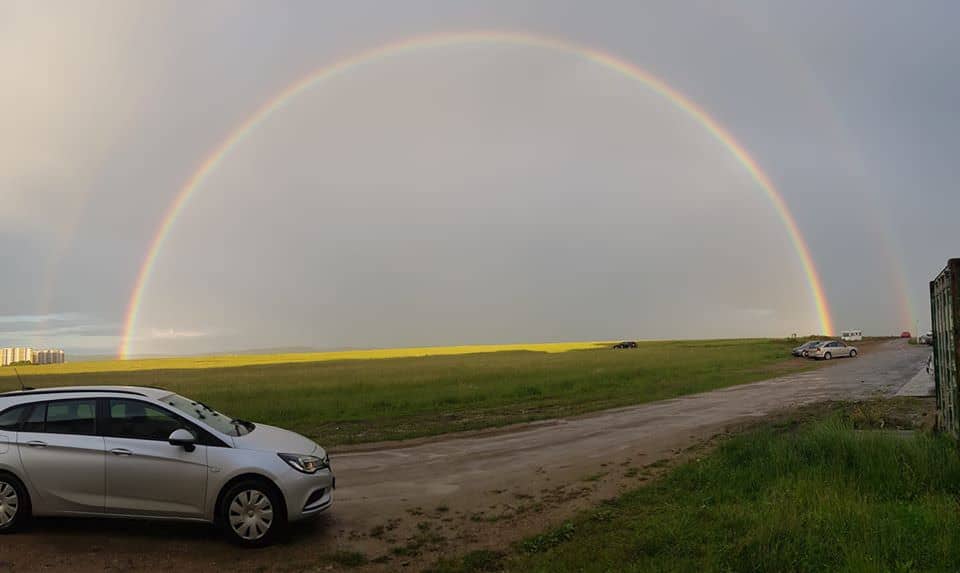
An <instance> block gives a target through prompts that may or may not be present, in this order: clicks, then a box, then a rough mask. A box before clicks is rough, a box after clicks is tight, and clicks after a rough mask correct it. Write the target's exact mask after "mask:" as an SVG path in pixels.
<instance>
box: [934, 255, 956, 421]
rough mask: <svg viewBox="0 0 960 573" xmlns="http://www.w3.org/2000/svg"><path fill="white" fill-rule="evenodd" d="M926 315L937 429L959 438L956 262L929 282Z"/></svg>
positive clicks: (954, 260)
mask: <svg viewBox="0 0 960 573" xmlns="http://www.w3.org/2000/svg"><path fill="white" fill-rule="evenodd" d="M930 314H931V317H932V324H933V369H934V378H935V380H936V387H937V427H938V429H940V431H942V432H944V433H947V434H949V435H951V436H953V437H954V438H957V437H960V417H958V416H960V395H958V385H957V383H958V381H957V354H958V352H957V351H958V346H957V345H958V344H960V332H958V328H960V259H951V260H950V261H949V262H948V263H947V268H945V269H943V271H942V272H941V273H940V275H939V276H937V278H935V279H934V280H933V281H932V282H931V283H930Z"/></svg>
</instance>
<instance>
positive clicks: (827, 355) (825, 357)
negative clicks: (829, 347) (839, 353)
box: [823, 352, 833, 360]
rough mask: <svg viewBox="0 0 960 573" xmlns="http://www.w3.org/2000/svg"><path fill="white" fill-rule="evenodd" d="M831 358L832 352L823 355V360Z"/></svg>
mask: <svg viewBox="0 0 960 573" xmlns="http://www.w3.org/2000/svg"><path fill="white" fill-rule="evenodd" d="M831 358H833V354H830V353H829V352H827V353H826V354H824V355H823V359H824V360H830V359H831Z"/></svg>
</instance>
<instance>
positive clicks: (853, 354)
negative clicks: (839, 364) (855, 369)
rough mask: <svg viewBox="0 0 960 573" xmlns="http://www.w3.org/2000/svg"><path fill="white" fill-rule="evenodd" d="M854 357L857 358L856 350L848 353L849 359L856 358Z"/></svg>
mask: <svg viewBox="0 0 960 573" xmlns="http://www.w3.org/2000/svg"><path fill="white" fill-rule="evenodd" d="M856 357H857V351H856V350H851V351H850V358H856Z"/></svg>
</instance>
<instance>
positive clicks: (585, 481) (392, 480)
mask: <svg viewBox="0 0 960 573" xmlns="http://www.w3.org/2000/svg"><path fill="white" fill-rule="evenodd" d="M928 354H929V349H927V348H924V347H915V346H909V345H907V344H906V343H905V342H902V341H892V342H889V343H884V344H881V345H878V346H876V347H874V348H873V349H872V350H870V351H867V352H865V353H864V354H862V355H861V356H860V357H859V358H856V359H846V360H837V361H836V364H835V365H831V366H830V367H828V368H823V369H819V370H815V371H812V372H806V373H800V374H793V375H788V376H784V377H781V378H776V379H773V380H768V381H764V382H758V383H754V384H748V385H743V386H736V387H732V388H727V389H724V390H717V391H714V392H709V393H704V394H698V395H692V396H686V397H683V398H678V399H674V400H667V401H663V402H656V403H651V404H646V405H642V406H635V407H629V408H620V409H616V410H610V411H606V412H602V413H598V414H595V415H590V416H585V417H580V418H576V419H569V420H557V421H550V422H542V423H536V424H528V425H524V426H519V427H515V428H509V429H507V430H501V431H497V432H490V433H486V434H480V435H474V436H471V437H461V438H443V439H436V440H429V441H424V442H420V443H417V444H412V445H411V444H405V445H404V446H403V447H393V448H390V449H377V450H372V451H353V452H349V453H341V454H339V455H334V457H333V462H334V468H335V470H336V472H337V482H338V485H340V486H341V487H340V489H338V490H337V495H336V502H335V505H334V508H333V510H332V512H331V513H329V514H328V515H325V516H323V517H322V518H321V519H319V520H317V521H316V522H313V523H310V524H306V525H303V526H297V527H295V528H294V529H293V531H292V533H291V534H290V538H289V539H288V540H286V541H285V542H284V543H282V544H280V545H277V546H275V547H271V548H267V549H264V550H258V551H238V550H236V549H234V548H233V547H231V546H229V545H227V544H225V543H224V542H222V541H221V540H220V539H219V538H218V536H217V534H216V533H215V532H213V531H212V530H211V529H210V528H208V527H204V526H196V525H186V526H185V525H174V524H160V523H139V522H127V521H109V520H82V521H78V520H59V519H57V520H50V519H47V520H38V521H37V523H36V524H35V525H34V526H33V528H32V529H31V530H30V531H28V532H26V533H23V534H18V535H14V536H4V537H0V572H4V571H8V570H12V571H35V570H41V569H45V570H59V569H70V570H71V571H133V570H177V571H208V570H214V569H215V568H216V569H223V568H227V569H228V570H231V571H303V570H306V571H313V570H317V571H326V570H340V569H345V568H347V566H348V565H349V564H350V562H351V561H353V560H357V561H359V560H360V559H361V555H362V556H363V557H364V558H366V559H369V560H372V562H371V563H369V564H368V565H367V567H368V568H372V569H382V570H399V569H408V570H417V569H419V568H421V567H423V566H425V565H427V564H430V563H432V562H433V561H434V560H435V559H436V558H437V557H438V556H443V555H449V554H451V553H458V552H465V551H468V550H471V549H475V548H481V547H483V548H496V547H503V546H505V545H507V544H508V543H510V542H512V541H515V540H516V539H519V538H522V537H523V536H525V535H528V534H530V533H533V532H537V531H540V530H541V529H542V528H543V527H545V526H546V525H549V524H551V523H557V522H559V521H560V520H562V519H564V518H565V517H568V516H569V515H571V514H572V513H574V512H575V511H577V510H578V509H580V508H583V507H586V506H589V505H592V504H594V503H596V502H597V501H598V500H600V499H604V498H608V497H611V496H613V495H615V494H616V493H617V492H619V491H622V490H623V489H626V488H629V487H632V486H636V485H638V484H639V483H642V481H643V480H645V479H647V478H648V477H649V476H650V475H651V470H650V469H649V466H651V464H655V462H658V461H660V460H664V459H669V458H672V457H675V456H676V455H677V453H679V452H681V451H682V450H684V449H686V448H688V447H690V446H692V445H694V444H696V443H700V442H702V441H704V440H706V439H708V438H710V437H712V436H714V435H716V434H718V433H722V432H723V431H724V430H725V429H726V428H728V427H731V426H733V425H737V424H740V423H743V422H744V421H747V420H749V419H751V418H759V417H764V416H767V415H769V414H771V413H773V412H775V411H778V410H783V409H787V408H793V407H797V406H801V405H806V404H810V403H814V402H819V401H824V400H850V399H863V398H871V397H876V396H884V395H894V394H895V393H896V392H897V391H898V390H900V388H901V387H902V386H904V385H905V384H906V383H907V382H909V381H910V380H911V378H913V377H914V376H915V375H916V374H917V373H918V371H920V370H921V369H922V368H923V367H924V365H925V363H926V358H927V355H928ZM337 552H340V553H337ZM331 556H334V560H331Z"/></svg>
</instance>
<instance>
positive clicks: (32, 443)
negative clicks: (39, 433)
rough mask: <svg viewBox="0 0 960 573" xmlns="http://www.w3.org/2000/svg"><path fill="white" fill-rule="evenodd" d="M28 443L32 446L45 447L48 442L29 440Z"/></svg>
mask: <svg viewBox="0 0 960 573" xmlns="http://www.w3.org/2000/svg"><path fill="white" fill-rule="evenodd" d="M27 445H28V446H30V447H31V448H45V447H47V443H46V442H41V441H40V440H30V441H29V442H27Z"/></svg>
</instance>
